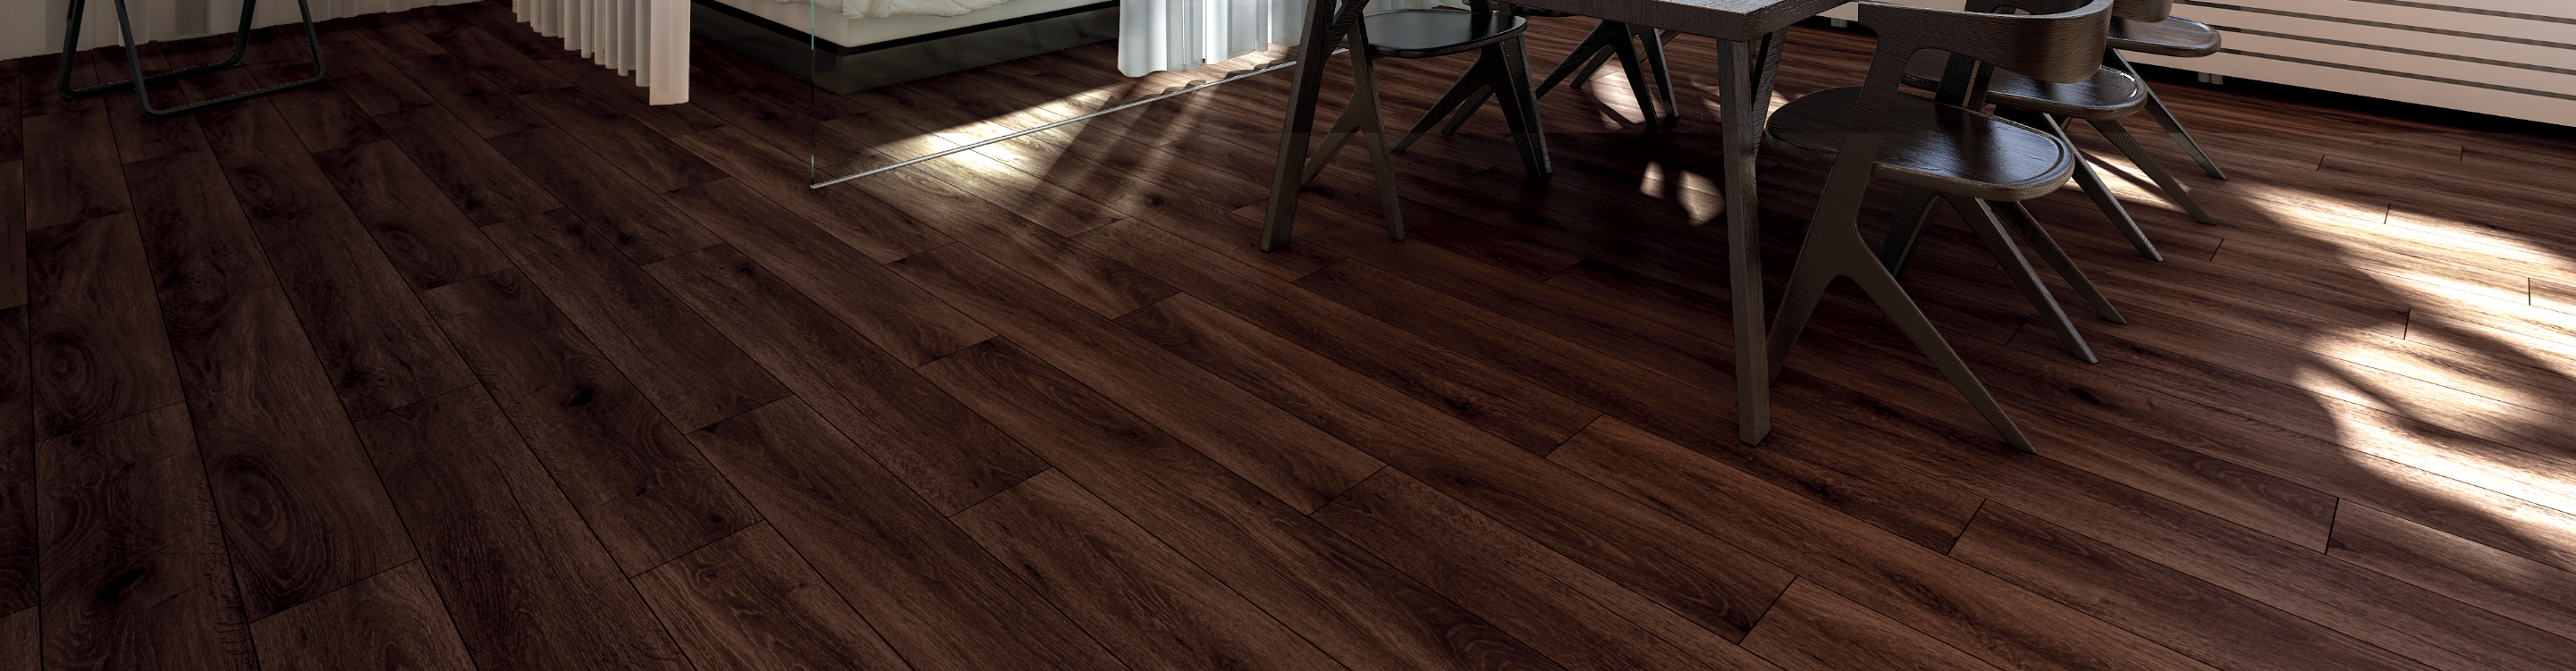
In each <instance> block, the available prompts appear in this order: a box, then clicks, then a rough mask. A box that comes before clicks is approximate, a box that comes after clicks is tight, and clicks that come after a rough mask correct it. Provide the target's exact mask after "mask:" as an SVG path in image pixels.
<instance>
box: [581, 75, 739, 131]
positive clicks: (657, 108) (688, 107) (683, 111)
mask: <svg viewBox="0 0 2576 671" xmlns="http://www.w3.org/2000/svg"><path fill="white" fill-rule="evenodd" d="M537 64H538V65H543V66H546V69H548V70H553V71H554V72H555V74H557V75H561V76H563V78H564V79H565V80H568V81H571V82H572V83H573V85H574V86H578V87H581V88H582V90H585V91H592V92H596V93H597V94H598V99H599V100H600V101H601V102H605V103H607V104H608V106H609V107H611V108H613V109H616V110H617V111H619V112H622V113H624V114H625V115H626V116H627V117H629V118H632V119H634V120H636V121H637V122H640V123H643V124H644V126H645V127H647V128H651V129H653V132H656V133H660V134H662V136H663V137H679V136H682V135H688V134H690V133H696V132H699V131H707V130H715V129H718V128H723V127H725V122H724V119H721V118H717V117H716V115H715V114H714V113H711V112H708V111H706V109H705V108H701V107H699V106H698V105H697V104H696V103H680V104H677V105H648V104H645V100H646V95H647V90H646V89H645V88H644V87H643V86H639V85H637V84H636V82H635V78H633V77H628V76H621V75H619V74H617V73H616V72H614V71H611V70H609V69H608V68H605V67H600V66H599V64H597V63H592V62H590V61H588V60H583V59H578V58H557V59H554V60H549V61H540V62H538V63H537Z"/></svg>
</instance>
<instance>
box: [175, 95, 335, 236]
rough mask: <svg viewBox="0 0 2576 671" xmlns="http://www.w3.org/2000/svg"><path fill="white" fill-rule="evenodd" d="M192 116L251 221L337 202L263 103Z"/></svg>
mask: <svg viewBox="0 0 2576 671" xmlns="http://www.w3.org/2000/svg"><path fill="white" fill-rule="evenodd" d="M196 116H197V120H198V123H199V124H200V125H202V126H203V128H204V130H205V133H206V146H208V147H211V148H213V149H214V152H215V158H216V159H217V160H218V161H219V162H221V163H222V164H223V167H224V177H225V179H226V180H228V181H230V182H232V186H233V195H234V197H235V198H238V199H240V201H241V205H242V209H243V210H244V211H247V212H248V213H249V214H250V216H251V217H252V218H260V217H273V216H277V215H281V214H285V213H288V212H294V211H297V210H309V209H313V208H316V207H321V206H324V205H329V204H332V203H337V202H340V197H339V195H338V194H335V193H332V191H331V182H330V180H328V179H326V178H324V177H323V176H322V169H321V168H320V167H319V166H316V165H314V164H313V157H312V155H311V153H309V152H306V151H305V150H304V147H303V145H302V144H300V143H299V142H298V141H297V140H296V138H295V129H294V126H292V125H289V124H288V123H287V121H286V117H284V116H281V115H279V114H278V113H277V110H276V108H273V107H270V106H269V105H268V104H267V101H245V102H244V103H243V104H238V105H217V106H214V107H209V108H206V109H205V110H204V111H202V112H199V113H198V114H197V115H196Z"/></svg>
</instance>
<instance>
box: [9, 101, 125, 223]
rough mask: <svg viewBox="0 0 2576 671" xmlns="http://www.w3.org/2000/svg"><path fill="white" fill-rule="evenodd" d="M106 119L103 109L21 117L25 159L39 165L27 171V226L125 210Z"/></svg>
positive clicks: (122, 182)
mask: <svg viewBox="0 0 2576 671" xmlns="http://www.w3.org/2000/svg"><path fill="white" fill-rule="evenodd" d="M107 119H108V112H107V111H106V110H105V109H104V108H96V109H84V110H71V111H66V112H62V113H59V114H49V115H46V116H39V117H29V118H28V119H27V120H26V122H25V124H26V134H27V140H26V145H27V158H28V159H30V160H33V161H36V162H37V164H38V165H43V166H45V169H43V170H32V171H28V172H27V177H26V179H27V191H26V193H27V228H30V229H35V228H43V227H46V226H52V225H54V224H60V223H64V222H69V221H79V220H82V219H88V218H91V217H97V216H103V215H109V214H115V213H118V212H124V211H126V210H127V209H129V207H130V206H129V205H128V204H127V201H126V195H125V174H124V172H123V171H120V170H118V169H117V164H118V163H119V161H118V160H117V153H116V141H115V139H114V137H115V136H114V134H113V133H112V132H110V131H109V130H108V122H107Z"/></svg>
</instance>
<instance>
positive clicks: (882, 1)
mask: <svg viewBox="0 0 2576 671" xmlns="http://www.w3.org/2000/svg"><path fill="white" fill-rule="evenodd" d="M777 1H778V2H781V3H788V4H795V3H799V2H803V1H804V0H777ZM813 1H814V5H815V6H816V7H818V8H821V9H825V10H830V11H837V12H840V13H841V15H842V16H846V17H849V18H853V19H857V18H869V19H882V18H885V17H889V16H910V15H920V16H957V15H960V14H965V13H967V12H971V11H975V10H978V9H984V8H987V7H992V6H994V5H999V4H1002V3H1005V2H1010V0H813Z"/></svg>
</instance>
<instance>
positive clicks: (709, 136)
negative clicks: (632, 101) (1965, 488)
mask: <svg viewBox="0 0 2576 671" xmlns="http://www.w3.org/2000/svg"><path fill="white" fill-rule="evenodd" d="M677 141H678V142H679V143H680V146H683V147H687V148H689V151H690V152H691V153H694V154H697V155H698V156H699V157H701V158H705V159H706V160H707V161H708V162H710V163H713V164H715V166H716V167H717V168H719V169H722V170H724V171H725V174H729V175H733V176H734V179H738V180H741V181H742V183H743V184H744V185H747V186H750V187H751V188H752V190H754V191H758V192H760V193H761V195H764V196H768V197H769V199H770V200H771V201H773V202H776V203H778V205H779V206H781V207H785V208H787V209H788V211H791V212H795V213H796V214H797V216H801V217H804V218H805V221H806V222H808V223H812V224H813V225H814V226H816V227H819V228H821V229H823V231H824V232H827V233H831V234H832V237H834V238H839V239H840V240H841V242H842V243H844V244H847V245H849V246H851V247H854V248H857V249H858V250H859V251H860V252H862V253H865V254H867V256H868V258H871V259H875V260H876V261H877V262H878V263H885V262H889V261H893V260H895V259H900V258H903V257H907V256H911V255H914V254H918V253H921V252H923V251H928V250H930V249H933V248H936V247H939V246H941V245H946V244H949V243H951V242H955V240H952V239H949V237H948V236H947V235H943V234H941V233H940V232H939V231H938V230H937V229H933V228H931V227H929V226H927V225H924V224H922V223H921V222H920V221H919V220H917V219H915V218H913V216H912V215H909V214H906V213H904V212H903V211H901V210H897V209H895V208H894V207H892V206H888V205H886V204H885V202H884V201H880V200H877V199H876V198H874V197H871V196H869V195H868V194H866V193H864V192H861V191H859V190H858V189H856V188H852V187H847V186H841V187H833V188H822V189H811V188H806V187H807V185H809V184H812V183H813V182H812V180H810V179H809V177H811V176H812V175H811V173H810V170H809V168H807V167H806V165H805V164H804V162H803V161H799V160H795V159H793V158H791V157H790V156H789V155H787V154H781V153H778V151H777V150H775V149H773V148H771V147H770V146H769V145H767V144H763V143H762V142H761V141H760V140H759V139H756V138H754V137H752V136H751V135H750V134H748V133H746V132H744V131H743V130H742V129H741V128H720V129H716V130H712V131H707V132H704V133H698V134H695V135H689V136H685V137H681V138H678V140H677Z"/></svg>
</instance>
